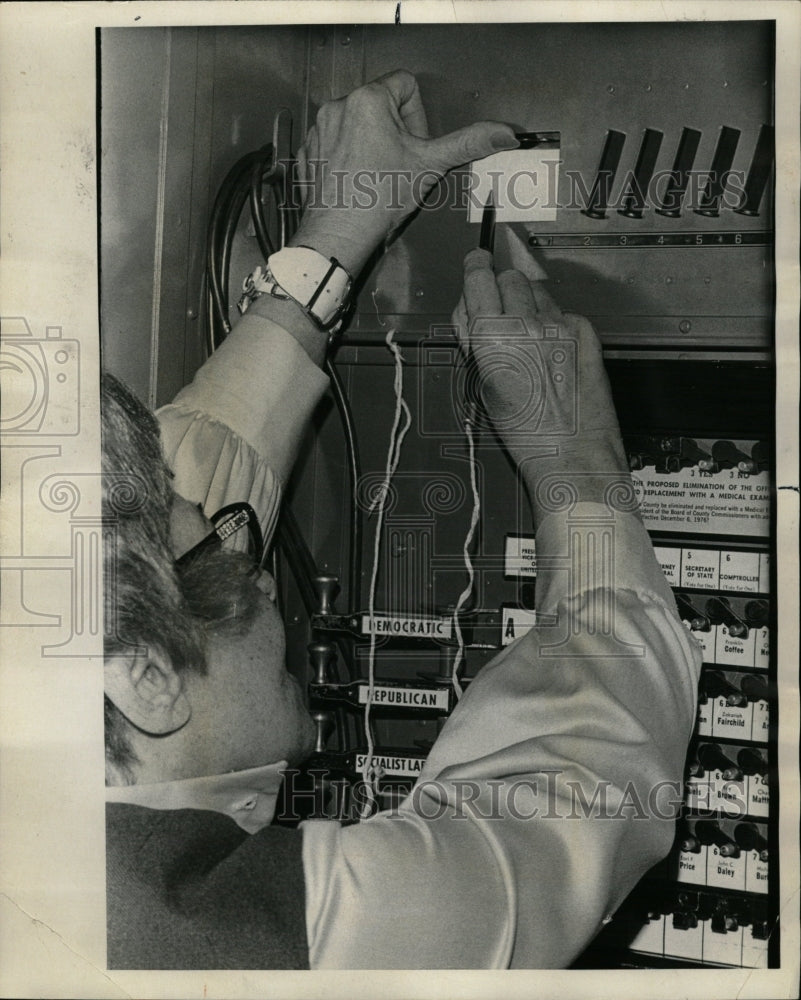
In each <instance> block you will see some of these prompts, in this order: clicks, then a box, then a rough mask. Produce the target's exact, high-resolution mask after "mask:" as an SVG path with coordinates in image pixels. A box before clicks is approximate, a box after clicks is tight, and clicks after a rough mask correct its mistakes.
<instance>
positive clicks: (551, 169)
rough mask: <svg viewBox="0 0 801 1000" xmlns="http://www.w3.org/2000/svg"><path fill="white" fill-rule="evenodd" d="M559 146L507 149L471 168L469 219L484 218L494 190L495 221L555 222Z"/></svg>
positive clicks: (548, 144) (479, 220)
mask: <svg viewBox="0 0 801 1000" xmlns="http://www.w3.org/2000/svg"><path fill="white" fill-rule="evenodd" d="M560 155H561V154H560V149H559V145H558V144H557V143H555V142H549V143H547V144H544V145H541V146H534V147H532V148H531V149H506V150H502V151H501V152H500V153H492V154H490V155H489V156H485V157H484V159H483V160H476V161H475V162H474V163H473V164H471V168H470V179H469V181H470V193H469V198H470V208H469V212H468V221H469V222H481V216H482V214H483V211H484V206H485V205H486V203H487V199H488V198H489V196H490V194H492V198H493V202H494V205H495V221H496V222H554V221H555V219H556V209H557V204H558V200H557V198H558V189H559V163H560Z"/></svg>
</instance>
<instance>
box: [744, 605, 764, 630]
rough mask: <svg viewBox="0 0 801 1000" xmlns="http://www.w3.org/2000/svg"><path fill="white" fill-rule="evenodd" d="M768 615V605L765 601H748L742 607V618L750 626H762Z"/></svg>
mask: <svg viewBox="0 0 801 1000" xmlns="http://www.w3.org/2000/svg"><path fill="white" fill-rule="evenodd" d="M769 617H770V605H769V604H768V602H767V601H760V600H756V601H748V602H746V605H745V608H744V609H743V618H745V620H746V621H747V622H748V624H749V625H750V626H751V627H752V628H763V627H764V626H765V625H766V624H767V621H768V618H769Z"/></svg>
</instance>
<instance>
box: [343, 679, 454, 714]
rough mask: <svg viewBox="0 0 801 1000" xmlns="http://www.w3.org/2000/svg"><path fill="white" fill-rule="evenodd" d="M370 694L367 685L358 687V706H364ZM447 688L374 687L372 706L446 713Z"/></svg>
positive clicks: (371, 699)
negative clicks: (433, 709)
mask: <svg viewBox="0 0 801 1000" xmlns="http://www.w3.org/2000/svg"><path fill="white" fill-rule="evenodd" d="M369 694H370V685H369V684H360V685H359V704H360V705H366V704H367V701H368V697H369ZM448 698H449V692H448V690H447V688H406V687H390V686H389V685H383V684H381V685H375V686H374V687H373V697H372V698H370V699H369V700H370V703H371V704H372V705H376V706H378V705H389V706H391V707H392V708H438V709H443V710H444V711H446V712H447V710H448Z"/></svg>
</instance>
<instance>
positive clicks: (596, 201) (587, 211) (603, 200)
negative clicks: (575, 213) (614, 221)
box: [581, 129, 626, 219]
mask: <svg viewBox="0 0 801 1000" xmlns="http://www.w3.org/2000/svg"><path fill="white" fill-rule="evenodd" d="M625 141H626V133H625V132H616V131H615V130H614V129H610V130H609V131H608V132H607V133H606V140H605V142H604V148H603V150H602V151H601V161H600V163H599V164H598V173H597V174H596V177H595V182H594V183H593V185H592V190H591V191H590V195H589V198H588V199H587V205H586V207H585V208H583V209H582V210H581V211H582V212H583V213H584V215H588V216H589V217H590V218H591V219H605V218H606V208H607V205H608V204H609V194H610V192H611V190H612V184H613V183H614V180H615V174H616V173H617V168H618V165H619V163H620V154H621V153H622V152H623V144H624V143H625Z"/></svg>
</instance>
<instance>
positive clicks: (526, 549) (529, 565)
mask: <svg viewBox="0 0 801 1000" xmlns="http://www.w3.org/2000/svg"><path fill="white" fill-rule="evenodd" d="M503 572H504V575H505V576H517V577H521V576H522V577H529V578H533V577H535V576H536V575H537V554H536V552H535V549H534V539H533V538H532V537H531V536H525V535H507V536H506V543H505V549H504V556H503Z"/></svg>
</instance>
